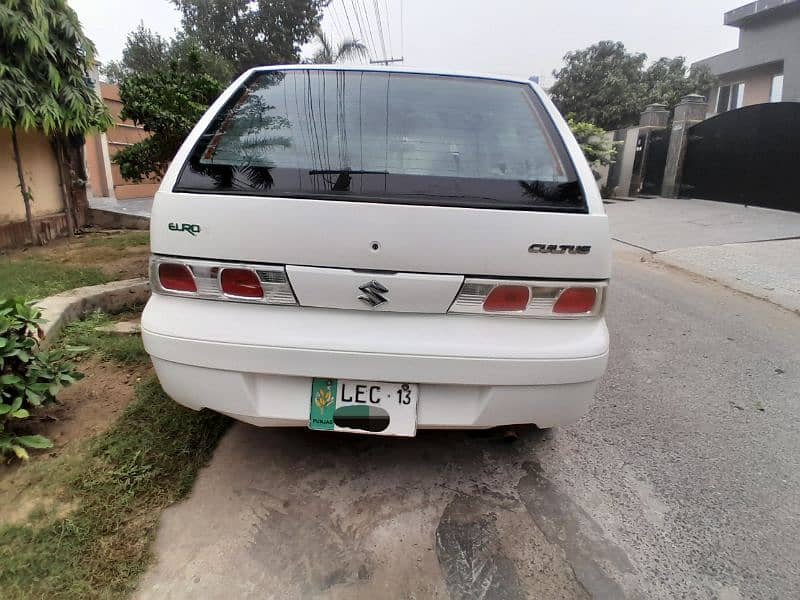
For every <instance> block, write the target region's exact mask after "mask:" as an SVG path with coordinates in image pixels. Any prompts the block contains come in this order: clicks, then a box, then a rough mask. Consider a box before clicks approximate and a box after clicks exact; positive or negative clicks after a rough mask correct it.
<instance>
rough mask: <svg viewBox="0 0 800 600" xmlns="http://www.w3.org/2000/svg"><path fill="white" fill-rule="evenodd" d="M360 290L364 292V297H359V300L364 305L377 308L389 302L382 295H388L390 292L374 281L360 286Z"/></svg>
mask: <svg viewBox="0 0 800 600" xmlns="http://www.w3.org/2000/svg"><path fill="white" fill-rule="evenodd" d="M358 289H359V290H361V291H362V292H364V295H363V296H359V297H358V299H359V300H361V301H362V302H363V303H364V304H369V306H370V308H375V307H376V306H378V305H379V304H383V303H384V302H388V301H389V300H388V299H387V298H386V297H384V296H383V295H382V294H386V293H388V292H389V290H388V289H386V287H385V286H383V285H381V284H380V283H378V282H377V281H375V280H374V279H373V280H372V281H370V282H369V283H365V284H363V285H360V286H358Z"/></svg>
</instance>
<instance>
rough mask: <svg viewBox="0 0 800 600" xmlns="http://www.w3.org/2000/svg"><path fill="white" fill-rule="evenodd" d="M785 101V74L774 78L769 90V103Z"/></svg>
mask: <svg viewBox="0 0 800 600" xmlns="http://www.w3.org/2000/svg"><path fill="white" fill-rule="evenodd" d="M781 100H783V73H781V74H780V75H775V76H774V77H773V78H772V85H771V86H770V88H769V101H770V102H780V101H781Z"/></svg>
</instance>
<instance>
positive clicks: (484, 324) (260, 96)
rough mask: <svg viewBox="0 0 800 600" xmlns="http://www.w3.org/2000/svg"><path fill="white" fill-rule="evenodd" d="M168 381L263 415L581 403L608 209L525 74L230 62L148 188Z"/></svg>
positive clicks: (145, 325)
mask: <svg viewBox="0 0 800 600" xmlns="http://www.w3.org/2000/svg"><path fill="white" fill-rule="evenodd" d="M151 244H152V252H153V256H152V261H151V269H150V274H151V279H152V289H153V295H152V297H151V298H150V301H149V302H148V304H147V307H146V309H145V311H144V315H143V317H142V334H143V338H144V343H145V347H146V348H147V351H148V352H149V353H150V355H151V357H152V360H153V364H154V365H155V369H156V371H157V373H158V377H159V379H160V381H161V384H162V386H163V388H164V390H165V391H166V392H167V393H168V394H169V395H170V396H171V397H172V398H174V399H175V401H177V402H179V403H180V404H183V405H185V406H188V407H190V408H193V409H202V408H209V409H212V410H215V411H218V412H221V413H224V414H226V415H230V416H231V417H233V418H235V419H239V420H241V421H246V422H248V423H252V424H255V425H263V426H302V427H310V428H311V429H315V430H328V431H347V432H360V433H377V434H383V435H402V436H412V435H414V434H415V433H416V431H417V429H422V428H490V427H496V426H502V425H511V424H521V423H532V424H535V425H537V426H539V427H542V428H547V427H553V426H556V425H559V424H565V423H569V422H572V421H574V420H576V419H578V418H579V417H580V416H581V415H582V414H583V413H584V412H585V411H586V410H587V408H588V407H589V405H590V403H591V401H592V397H593V395H594V392H595V389H596V387H597V383H598V380H599V379H600V377H601V376H602V375H603V372H604V371H605V368H606V362H607V356H608V330H607V328H606V323H605V319H604V305H605V300H606V290H607V286H608V280H609V275H610V269H611V264H610V262H611V261H610V238H609V229H608V221H607V217H606V215H605V213H604V210H603V204H602V200H601V198H600V194H599V192H598V189H597V186H596V184H595V181H594V178H593V176H592V172H591V170H590V169H589V166H588V165H587V163H586V160H585V159H584V157H583V155H582V153H581V150H580V147H579V146H578V144H577V142H576V141H575V139H574V137H573V136H572V134H571V132H570V131H569V129H568V127H567V124H566V123H565V122H564V120H563V118H562V117H561V116H560V115H559V113H558V111H557V110H556V108H555V107H554V106H553V105H552V104H551V102H550V101H549V100H548V98H547V97H546V95H545V94H544V93H543V92H542V91H541V90H540V89H539V88H538V87H537V86H536V85H534V84H533V83H531V82H529V81H526V80H517V79H512V78H507V77H501V76H487V75H461V74H445V73H432V72H424V71H419V70H400V69H395V68H365V67H339V66H336V67H334V66H311V65H291V66H279V67H269V68H257V69H252V70H250V71H248V72H246V73H245V74H243V75H242V76H241V77H239V78H238V79H237V80H236V81H235V82H234V83H233V84H232V85H231V86H230V88H228V89H227V90H226V91H225V92H224V93H223V94H222V95H221V96H220V98H219V99H218V100H217V101H216V102H215V103H214V104H213V106H211V108H210V109H209V110H208V112H207V113H206V114H205V115H204V116H203V118H202V119H201V120H200V122H199V123H198V124H197V126H196V127H195V128H194V130H193V131H192V133H191V134H190V135H189V137H188V138H187V139H186V141H185V143H184V144H183V146H182V147H181V149H180V151H179V152H178V154H177V155H176V157H175V159H174V161H173V162H172V164H171V166H170V167H169V170H168V171H167V173H166V175H165V177H164V179H163V182H162V184H161V188H160V190H159V192H158V193H157V194H156V197H155V202H154V205H153V213H152V220H151Z"/></svg>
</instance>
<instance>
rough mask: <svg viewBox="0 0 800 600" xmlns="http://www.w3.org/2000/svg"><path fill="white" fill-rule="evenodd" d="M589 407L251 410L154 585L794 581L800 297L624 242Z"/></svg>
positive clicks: (175, 526) (174, 593) (312, 593)
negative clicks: (449, 412)
mask: <svg viewBox="0 0 800 600" xmlns="http://www.w3.org/2000/svg"><path fill="white" fill-rule="evenodd" d="M608 321H609V326H610V329H611V332H612V353H611V361H610V365H609V370H608V373H607V375H606V377H605V379H604V381H603V384H602V386H601V389H600V392H599V394H598V398H597V402H596V404H595V406H594V408H593V410H592V411H591V412H590V413H589V414H588V415H587V416H586V417H585V418H583V419H582V420H581V421H580V422H578V423H577V424H575V425H572V426H570V427H564V428H561V429H558V430H554V431H551V432H537V431H527V432H525V433H524V434H523V435H522V436H521V437H520V439H518V440H517V441H516V442H513V443H509V442H508V441H505V440H503V439H502V438H501V437H499V436H497V435H479V434H475V433H466V432H429V431H428V432H425V431H423V432H421V433H420V434H419V435H418V437H417V438H415V439H413V440H405V439H402V440H401V439H386V438H374V437H361V436H345V435H342V436H336V435H330V434H318V433H317V434H315V433H313V432H309V431H306V430H268V429H257V428H254V427H250V426H247V425H242V424H237V425H235V426H234V427H233V428H232V429H231V430H230V432H229V434H228V435H227V436H226V437H225V438H224V439H223V441H222V442H221V444H220V446H219V448H218V450H217V452H216V454H215V456H214V458H213V460H212V462H211V464H210V465H209V466H208V467H207V468H206V469H205V470H204V471H203V472H202V474H201V476H200V478H199V480H198V482H197V485H196V487H195V490H194V492H193V494H192V496H191V497H190V498H189V499H188V500H187V501H185V502H183V503H181V504H179V505H177V506H175V507H172V508H170V509H169V510H168V511H167V512H166V513H165V514H164V516H163V519H162V526H161V529H160V532H159V535H158V540H157V542H156V558H157V562H156V564H155V565H154V566H153V567H152V568H151V569H150V571H149V572H148V573H147V575H146V576H145V577H144V578H143V580H142V582H141V584H140V587H139V592H138V595H139V597H140V598H226V599H227V598H295V597H297V598H311V597H315V598H316V597H322V598H348V599H350V598H418V599H422V598H504V599H506V598H507V599H516V598H544V599H551V598H590V597H594V598H646V599H650V598H670V599H672V598H719V599H722V600H732V599H739V598H798V597H800V435H798V433H800V426H799V425H800V416H799V414H798V408H799V407H800V316H798V315H797V314H794V313H790V312H788V311H785V310H782V309H779V308H777V307H775V306H773V305H771V304H768V303H766V302H764V301H762V300H756V299H753V298H750V297H747V296H744V295H742V294H739V293H737V292H733V291H730V290H728V289H726V288H723V287H721V286H719V285H717V284H714V283H710V282H707V281H704V280H700V279H699V278H695V277H693V276H690V275H687V274H685V273H682V272H679V271H675V270H671V269H670V268H668V267H663V266H659V265H656V264H653V263H650V262H642V261H641V260H640V256H639V255H637V254H633V253H630V252H628V251H624V250H619V249H618V251H617V253H616V256H615V272H614V280H613V287H612V292H611V297H610V305H609V311H608Z"/></svg>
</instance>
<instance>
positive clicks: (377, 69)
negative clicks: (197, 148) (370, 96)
mask: <svg viewBox="0 0 800 600" xmlns="http://www.w3.org/2000/svg"><path fill="white" fill-rule="evenodd" d="M297 70H310V71H367V72H374V73H409V74H414V75H441V76H447V77H470V78H473V79H492V80H495V81H510V82H513V83H524V84H526V85H530V86H533V87H536V88H538V87H539V86H537V85H536V84H535V83H534V82H533V81H531V80H530V79H522V78H521V77H514V76H511V75H498V74H493V73H479V72H470V71H450V70H437V69H424V68H421V67H397V66H383V65H333V64H303V63H301V64H292V65H269V66H263V67H253V68H252V69H250V70H249V71H247V73H248V74H249V73H253V72H256V71H297Z"/></svg>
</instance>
